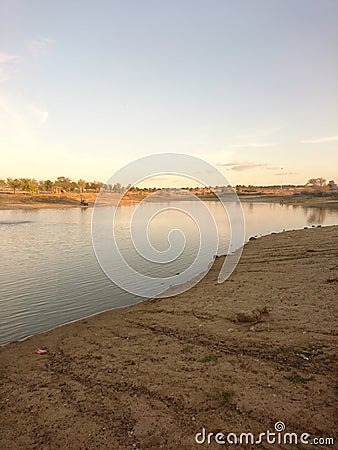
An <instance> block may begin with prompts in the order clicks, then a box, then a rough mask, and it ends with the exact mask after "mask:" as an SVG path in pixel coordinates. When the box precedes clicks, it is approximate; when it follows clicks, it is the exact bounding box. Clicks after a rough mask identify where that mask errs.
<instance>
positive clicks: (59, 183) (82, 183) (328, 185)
mask: <svg viewBox="0 0 338 450" xmlns="http://www.w3.org/2000/svg"><path fill="white" fill-rule="evenodd" d="M302 187H303V188H304V189H305V190H307V191H308V190H310V191H312V192H328V191H336V190H337V189H338V186H337V184H336V183H335V182H334V180H330V181H329V182H326V180H325V178H322V177H318V178H310V179H309V180H308V182H307V183H306V184H305V185H297V186H296V185H284V189H289V188H302ZM101 188H104V189H105V190H107V191H111V192H115V193H124V192H125V191H127V190H130V191H134V192H140V191H148V192H153V191H157V190H158V189H160V188H156V187H154V188H139V187H134V186H132V187H131V186H130V185H128V186H126V187H124V186H122V185H121V184H120V183H115V184H114V185H112V184H104V183H102V182H100V181H86V180H82V179H80V180H78V181H73V180H71V179H70V178H67V177H64V176H61V177H58V178H57V179H56V180H55V181H52V180H40V181H37V180H36V179H34V178H7V179H6V180H1V179H0V190H1V189H6V190H8V189H11V190H12V191H13V193H14V194H15V193H16V191H24V192H28V193H31V194H34V193H39V192H56V193H57V192H80V193H83V192H99V191H100V189H101ZM227 188H231V186H227V187H225V186H223V187H222V186H216V187H215V188H211V187H209V188H182V189H187V190H190V191H191V190H194V189H198V190H204V189H207V190H209V191H210V189H212V190H216V191H221V192H223V190H225V191H226V190H227ZM274 188H275V189H277V188H278V189H279V188H280V187H279V186H253V185H249V186H245V185H237V186H235V190H236V191H237V192H244V191H246V190H250V189H251V190H257V189H263V190H264V189H274ZM166 189H167V188H166ZM222 189H223V190H222Z"/></svg>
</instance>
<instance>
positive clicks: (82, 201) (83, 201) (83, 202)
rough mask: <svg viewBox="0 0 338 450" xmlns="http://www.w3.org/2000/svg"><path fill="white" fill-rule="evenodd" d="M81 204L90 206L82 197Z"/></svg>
mask: <svg viewBox="0 0 338 450" xmlns="http://www.w3.org/2000/svg"><path fill="white" fill-rule="evenodd" d="M80 205H81V206H88V202H86V200H85V199H83V198H81V201H80Z"/></svg>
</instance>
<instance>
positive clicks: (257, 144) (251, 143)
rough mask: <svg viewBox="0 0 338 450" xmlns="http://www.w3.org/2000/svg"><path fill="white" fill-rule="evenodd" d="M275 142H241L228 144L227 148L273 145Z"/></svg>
mask: <svg viewBox="0 0 338 450" xmlns="http://www.w3.org/2000/svg"><path fill="white" fill-rule="evenodd" d="M276 145H278V144H276V143H256V142H248V143H244V142H243V143H242V144H231V145H228V147H229V148H250V147H251V148H263V147H275V146H276Z"/></svg>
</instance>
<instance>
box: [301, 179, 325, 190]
mask: <svg viewBox="0 0 338 450" xmlns="http://www.w3.org/2000/svg"><path fill="white" fill-rule="evenodd" d="M325 183H326V180H325V178H321V177H318V178H310V179H309V180H308V182H307V183H306V184H307V185H308V186H311V187H313V188H321V187H324V186H325Z"/></svg>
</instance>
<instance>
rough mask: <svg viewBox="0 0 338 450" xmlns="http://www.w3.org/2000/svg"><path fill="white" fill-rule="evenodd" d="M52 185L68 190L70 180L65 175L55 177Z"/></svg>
mask: <svg viewBox="0 0 338 450" xmlns="http://www.w3.org/2000/svg"><path fill="white" fill-rule="evenodd" d="M54 185H55V186H57V187H59V188H60V189H62V190H63V191H69V190H70V188H71V180H70V178H67V177H57V179H56V181H55V183H54Z"/></svg>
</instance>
